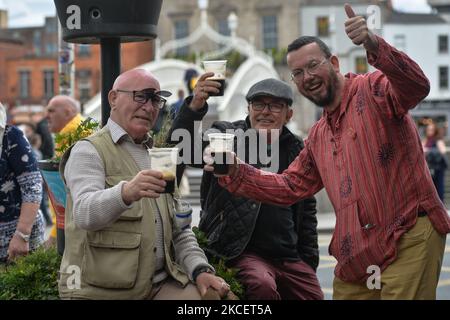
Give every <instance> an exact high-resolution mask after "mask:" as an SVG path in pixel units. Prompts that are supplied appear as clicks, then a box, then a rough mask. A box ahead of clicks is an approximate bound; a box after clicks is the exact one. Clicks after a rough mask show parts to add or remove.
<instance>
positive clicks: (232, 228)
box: [171, 73, 323, 300]
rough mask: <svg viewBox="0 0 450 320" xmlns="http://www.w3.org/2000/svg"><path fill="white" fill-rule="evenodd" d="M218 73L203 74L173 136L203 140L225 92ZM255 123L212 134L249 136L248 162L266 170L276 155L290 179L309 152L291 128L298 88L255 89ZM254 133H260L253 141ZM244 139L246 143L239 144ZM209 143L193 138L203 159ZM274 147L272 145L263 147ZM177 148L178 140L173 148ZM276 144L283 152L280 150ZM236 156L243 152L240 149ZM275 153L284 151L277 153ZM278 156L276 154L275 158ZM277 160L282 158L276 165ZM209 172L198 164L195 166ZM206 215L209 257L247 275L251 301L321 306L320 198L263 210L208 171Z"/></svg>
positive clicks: (265, 85) (221, 125)
mask: <svg viewBox="0 0 450 320" xmlns="http://www.w3.org/2000/svg"><path fill="white" fill-rule="evenodd" d="M211 76H213V73H205V74H203V75H202V76H201V77H200V78H199V80H198V82H197V85H196V87H195V89H194V95H193V96H191V97H188V98H187V99H186V100H185V103H184V105H183V106H182V107H181V109H180V111H179V113H178V116H177V118H176V119H175V120H174V123H173V126H172V130H174V131H175V130H176V129H187V130H188V131H189V133H190V135H191V137H193V136H194V135H195V134H198V132H197V130H196V128H195V125H194V124H195V122H196V121H197V122H198V121H201V120H202V119H203V117H204V116H205V115H206V113H207V112H208V104H207V103H206V101H207V99H208V98H209V96H210V95H211V94H214V93H217V92H219V89H218V87H219V86H220V84H219V83H218V82H217V81H213V80H209V79H208V78H209V77H211ZM246 99H247V102H248V106H247V111H248V117H246V119H244V120H239V121H235V122H228V121H216V122H214V123H213V125H212V128H213V129H215V130H216V131H220V132H230V131H231V132H234V133H236V134H237V132H239V131H240V132H242V133H243V134H245V135H247V136H249V137H257V139H259V140H261V139H265V138H264V137H262V135H266V134H267V143H258V142H256V143H255V140H257V139H253V140H252V139H248V140H247V139H241V140H245V142H244V143H243V144H240V143H242V142H243V141H237V144H238V145H240V146H242V148H240V149H241V150H242V151H244V152H245V157H246V161H247V163H250V164H251V165H253V166H255V167H257V168H260V167H261V166H263V165H266V164H265V163H264V162H265V161H264V160H263V159H260V158H258V159H256V161H254V162H253V161H252V157H253V156H255V155H260V154H261V150H260V149H259V148H264V150H262V154H263V155H269V156H270V157H271V158H272V161H273V162H272V164H273V163H274V162H277V163H278V169H277V171H278V172H280V173H281V172H282V171H283V170H284V169H286V168H287V167H288V166H289V164H290V163H291V162H292V161H293V160H294V159H295V157H296V156H297V155H298V153H299V152H300V150H302V149H303V141H302V140H301V139H300V138H298V137H297V136H295V135H294V134H293V133H292V132H291V131H289V129H288V128H287V127H286V125H287V123H288V122H289V120H290V119H291V118H292V115H293V110H292V108H291V106H292V103H293V94H292V89H291V88H290V87H289V85H287V84H286V83H284V82H282V81H280V80H277V79H265V80H262V81H259V82H257V83H255V84H254V85H253V86H252V87H251V88H250V89H249V91H248V93H247V95H246ZM252 133H254V134H253V135H252ZM238 140H239V139H238ZM196 141H202V138H200V139H195V138H191V142H192V143H193V144H192V145H191V150H193V152H191V153H192V155H193V156H194V155H195V154H202V152H203V149H205V148H207V145H208V143H207V142H204V143H203V144H201V143H200V144H199V145H196V144H195V142H196ZM262 141H264V142H265V141H266V140H262ZM171 142H172V143H177V142H178V141H171ZM275 144H277V145H278V146H277V147H275ZM235 149H236V148H235ZM274 150H279V153H277V154H275V151H274ZM271 153H273V154H271ZM275 157H276V159H275ZM188 164H189V165H192V166H197V167H202V166H203V164H202V162H201V161H200V163H195V162H194V159H191V162H190V163H188ZM200 197H201V206H202V211H201V214H200V215H201V216H200V223H199V229H200V230H201V231H203V232H204V233H205V234H206V237H207V239H208V245H207V248H206V252H207V253H208V254H210V255H211V256H214V257H219V258H223V259H225V261H226V263H227V265H228V266H230V267H233V268H237V269H238V270H239V272H238V274H237V276H238V279H239V280H240V281H241V283H242V284H243V285H244V287H245V296H246V298H247V299H250V300H280V299H286V300H294V299H295V300H320V299H323V293H322V290H321V288H320V284H319V281H318V279H317V276H316V272H315V270H316V269H317V265H318V263H319V250H318V244H317V218H316V212H317V211H316V200H315V199H314V197H311V198H308V199H305V200H302V201H297V202H295V203H293V204H291V205H290V206H277V205H270V204H261V203H259V202H256V201H253V200H251V199H248V198H247V197H246V196H245V195H243V197H237V196H234V195H232V194H230V193H229V192H227V191H226V190H225V189H224V188H223V187H221V186H220V185H219V184H218V181H217V178H216V177H214V176H213V175H212V174H211V173H209V172H206V173H205V174H204V175H203V177H202V183H201V195H200Z"/></svg>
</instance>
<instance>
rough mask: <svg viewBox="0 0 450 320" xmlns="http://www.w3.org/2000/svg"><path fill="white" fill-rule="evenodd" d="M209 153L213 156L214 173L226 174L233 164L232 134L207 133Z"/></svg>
mask: <svg viewBox="0 0 450 320" xmlns="http://www.w3.org/2000/svg"><path fill="white" fill-rule="evenodd" d="M208 139H209V147H210V148H211V155H212V156H213V157H214V173H216V174H227V173H228V171H229V166H230V165H231V164H233V155H232V152H233V146H234V134H232V133H221V132H218V133H208Z"/></svg>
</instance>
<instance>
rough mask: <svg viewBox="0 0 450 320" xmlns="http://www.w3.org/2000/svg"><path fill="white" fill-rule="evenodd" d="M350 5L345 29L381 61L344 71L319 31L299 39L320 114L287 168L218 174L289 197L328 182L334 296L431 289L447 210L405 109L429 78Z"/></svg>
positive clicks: (401, 295)
mask: <svg viewBox="0 0 450 320" xmlns="http://www.w3.org/2000/svg"><path fill="white" fill-rule="evenodd" d="M345 11H346V13H347V17H348V19H347V21H346V22H345V31H346V33H347V35H348V37H349V38H350V40H351V41H352V42H353V43H354V44H356V45H361V44H362V45H363V46H364V48H365V49H366V51H367V59H368V62H369V63H370V64H371V65H372V66H374V67H375V68H376V69H378V70H376V71H375V72H372V73H367V74H364V75H356V74H353V73H349V74H347V75H345V76H344V75H343V74H341V73H340V70H339V60H338V58H337V57H336V56H334V55H332V54H331V53H330V51H329V49H328V47H327V46H326V45H325V44H324V43H323V42H322V41H321V40H320V39H318V38H315V37H300V38H299V39H297V40H295V41H294V42H293V43H291V44H290V45H289V47H288V55H287V63H288V66H289V68H290V69H291V71H292V79H293V81H294V82H295V83H296V85H297V88H298V91H299V92H300V93H301V94H303V95H304V96H305V97H307V98H308V99H309V100H311V101H312V102H314V103H315V104H316V105H317V106H318V107H322V108H323V109H324V111H323V116H322V118H321V119H320V120H319V121H318V122H317V123H316V124H315V125H314V126H313V128H312V129H311V131H310V133H309V136H308V139H307V140H306V141H305V148H304V149H303V150H302V152H301V153H300V155H299V156H298V157H297V158H296V159H295V160H294V161H293V162H292V164H291V165H290V166H289V168H288V169H287V170H285V171H284V172H283V173H281V174H272V173H267V172H264V174H263V173H262V172H261V171H258V170H257V169H255V168H254V167H252V166H248V165H246V164H245V163H244V162H239V161H238V162H237V163H236V164H235V165H234V166H232V167H231V169H230V170H229V172H228V175H227V176H226V177H221V178H220V179H219V183H220V184H221V185H222V186H225V187H226V188H227V190H228V191H230V192H232V193H234V194H235V195H236V196H239V195H240V196H245V197H249V198H253V199H255V200H258V201H262V202H267V203H271V204H275V205H285V206H286V205H290V204H292V203H294V202H295V201H298V200H299V199H303V198H306V197H310V196H312V195H313V194H315V193H316V192H318V191H319V190H321V189H322V188H325V189H326V191H327V193H328V195H329V198H330V200H331V202H332V204H333V206H334V209H335V213H336V227H335V231H334V234H333V238H332V240H331V243H330V246H329V252H330V254H332V255H333V256H334V257H335V258H336V259H337V265H336V268H335V279H334V283H333V289H334V290H333V298H334V299H435V298H436V288H437V284H438V281H439V275H440V270H441V265H442V259H443V253H444V248H445V238H446V234H447V233H449V232H450V218H449V216H448V214H447V211H446V209H445V208H444V206H443V204H442V202H441V201H440V199H439V197H438V194H437V192H436V190H435V188H434V186H433V181H432V179H431V176H430V172H429V170H428V169H427V164H426V161H425V158H424V155H423V151H422V146H421V142H420V138H419V134H418V132H417V128H416V125H415V122H414V120H413V119H412V117H411V115H410V114H409V113H408V111H409V110H410V109H412V108H414V107H415V106H416V105H417V104H418V103H419V102H420V101H421V100H422V99H424V98H425V97H426V96H427V95H428V92H429V90H430V84H429V81H428V79H427V78H426V76H425V75H424V74H423V72H422V70H421V69H420V67H419V66H418V65H417V64H416V63H415V62H414V61H412V60H411V59H410V58H409V57H408V56H407V55H406V54H405V53H403V52H400V51H398V50H396V49H395V48H393V47H392V46H390V45H389V44H388V43H387V42H386V41H385V40H383V39H382V38H381V37H378V36H376V35H374V34H373V33H372V32H371V31H370V30H369V29H368V27H367V24H366V21H365V19H364V18H363V17H361V16H356V15H355V13H354V12H353V9H352V8H351V6H350V5H348V4H346V5H345ZM205 170H208V171H212V170H213V168H212V166H210V165H208V166H206V167H205ZM374 272H375V273H374Z"/></svg>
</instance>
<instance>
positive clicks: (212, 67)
mask: <svg viewBox="0 0 450 320" xmlns="http://www.w3.org/2000/svg"><path fill="white" fill-rule="evenodd" d="M203 67H204V69H205V71H206V72H214V75H213V76H212V77H211V78H208V80H213V81H217V82H219V83H220V88H219V90H220V91H219V93H210V94H209V95H210V96H223V93H224V91H225V72H226V70H227V60H210V61H203Z"/></svg>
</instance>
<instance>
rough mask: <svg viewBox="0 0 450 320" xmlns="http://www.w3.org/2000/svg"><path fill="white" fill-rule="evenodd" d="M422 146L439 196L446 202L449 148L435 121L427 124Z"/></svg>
mask: <svg viewBox="0 0 450 320" xmlns="http://www.w3.org/2000/svg"><path fill="white" fill-rule="evenodd" d="M422 146H423V151H424V152H425V158H426V160H427V164H428V168H429V169H430V173H431V177H432V178H433V183H434V186H435V187H436V190H437V192H438V195H439V198H440V199H441V200H442V202H444V193H445V181H444V175H445V170H447V167H448V163H447V158H446V151H447V148H446V146H445V142H444V140H443V139H442V138H441V134H440V130H439V128H438V127H437V126H436V124H435V123H430V124H428V125H427V127H426V129H425V138H424V139H423V140H422Z"/></svg>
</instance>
